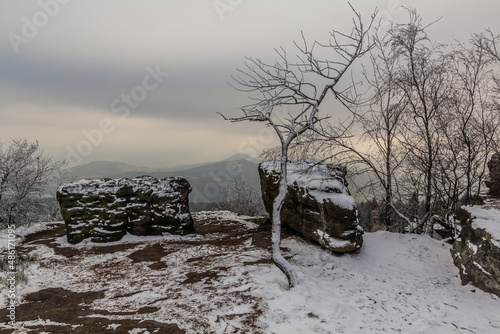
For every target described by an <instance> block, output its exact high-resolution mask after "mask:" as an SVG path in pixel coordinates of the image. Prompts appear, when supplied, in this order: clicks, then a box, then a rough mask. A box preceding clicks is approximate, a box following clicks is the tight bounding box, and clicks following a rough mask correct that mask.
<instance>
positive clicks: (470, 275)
mask: <svg viewBox="0 0 500 334" xmlns="http://www.w3.org/2000/svg"><path fill="white" fill-rule="evenodd" d="M463 208H464V209H465V210H467V211H468V212H469V213H470V219H468V220H467V221H466V222H464V223H463V226H462V232H461V234H460V239H459V240H457V241H456V242H455V244H454V245H453V248H452V255H453V259H454V262H455V265H456V266H457V267H458V268H459V269H460V276H461V278H462V282H463V283H464V284H467V283H469V282H472V284H474V285H476V286H477V287H479V288H481V289H483V290H484V291H487V292H492V293H495V294H496V295H498V296H500V210H499V209H498V207H497V206H496V205H491V201H489V200H488V201H487V203H486V205H482V206H465V207H463Z"/></svg>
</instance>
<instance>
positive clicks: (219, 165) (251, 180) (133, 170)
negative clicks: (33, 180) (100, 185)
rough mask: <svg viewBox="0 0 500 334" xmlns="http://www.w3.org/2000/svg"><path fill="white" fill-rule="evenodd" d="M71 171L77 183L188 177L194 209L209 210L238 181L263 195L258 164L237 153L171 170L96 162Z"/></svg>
mask: <svg viewBox="0 0 500 334" xmlns="http://www.w3.org/2000/svg"><path fill="white" fill-rule="evenodd" d="M70 172H71V173H72V174H73V175H74V176H75V177H76V179H77V180H80V179H85V178H123V177H128V178H133V177H137V176H142V175H150V176H154V177H156V178H165V177H171V176H182V177H185V178H186V179H187V180H188V181H189V183H190V184H191V187H192V188H193V191H192V192H191V194H190V196H189V199H190V202H191V206H192V210H193V211H196V210H197V209H198V210H199V209H209V208H212V207H214V206H215V205H214V203H217V202H220V201H221V200H222V198H223V193H224V191H225V189H227V187H228V185H230V184H231V183H232V182H234V180H235V179H241V178H242V179H244V180H245V181H246V182H247V184H248V186H249V187H250V188H251V189H252V190H254V191H255V192H256V193H257V194H260V179H259V172H258V161H257V160H255V159H252V158H251V157H250V156H248V155H245V154H236V155H233V156H231V157H229V158H227V159H225V160H222V161H218V162H209V163H205V164H198V165H188V166H176V167H175V170H174V169H169V168H148V167H136V166H130V165H127V164H125V163H122V162H112V161H94V162H91V163H87V164H84V165H80V166H76V167H72V168H71V169H70Z"/></svg>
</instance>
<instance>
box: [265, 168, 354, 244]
mask: <svg viewBox="0 0 500 334" xmlns="http://www.w3.org/2000/svg"><path fill="white" fill-rule="evenodd" d="M287 172H288V173H287V175H288V178H287V184H288V193H287V196H286V199H285V202H284V204H283V207H282V210H281V220H282V222H283V223H284V224H287V225H288V226H289V227H291V228H292V229H294V230H296V231H297V232H299V233H301V234H302V235H304V236H305V237H307V238H309V239H311V240H314V241H316V242H317V243H319V244H320V245H322V246H323V247H326V248H328V249H330V250H333V251H336V252H353V251H357V250H359V249H360V248H361V245H362V243H363V238H362V234H363V230H362V229H361V227H360V226H359V225H358V219H357V210H356V203H355V200H354V198H353V197H352V196H351V195H350V193H349V190H348V189H347V182H346V180H345V175H346V172H347V171H346V168H345V166H343V165H332V164H326V165H325V164H317V163H312V162H300V163H288V170H287ZM280 173H281V171H280V165H279V163H277V162H275V161H267V162H263V163H261V164H260V166H259V174H260V179H261V189H262V198H263V200H264V204H265V206H266V210H267V212H268V213H270V214H271V212H272V205H273V201H274V199H275V198H276V196H277V194H278V183H279V179H280Z"/></svg>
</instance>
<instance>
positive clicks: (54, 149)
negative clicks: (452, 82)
mask: <svg viewBox="0 0 500 334" xmlns="http://www.w3.org/2000/svg"><path fill="white" fill-rule="evenodd" d="M351 4H352V5H353V7H354V8H355V9H356V10H358V11H360V12H361V13H362V15H363V16H364V17H365V18H366V19H368V18H369V16H370V15H371V13H372V12H373V10H374V9H375V8H376V7H378V9H379V13H380V14H381V15H382V16H384V17H388V18H390V19H392V20H395V21H398V22H404V21H405V20H406V18H407V16H406V14H405V12H404V11H403V10H402V8H401V6H402V5H403V6H408V7H415V8H416V9H417V10H418V11H419V13H420V14H421V16H422V17H423V19H424V21H425V22H429V23H430V22H433V21H435V20H438V19H440V18H441V19H440V20H439V21H438V22H437V23H436V24H435V25H434V26H432V27H431V28H430V30H429V33H430V37H431V38H433V39H436V40H438V41H440V42H443V43H451V42H453V40H454V39H457V40H460V41H465V40H467V38H469V37H470V34H471V33H475V32H476V33H480V32H483V31H484V30H485V29H486V28H491V29H492V30H493V31H494V32H496V33H500V22H499V21H498V17H497V16H498V13H499V12H500V3H498V2H493V1H488V0H481V1H476V2H474V3H472V2H469V1H452V0H446V1H440V2H439V3H436V2H434V1H430V0H425V1H418V2H417V1H412V0H401V1H398V0H376V1H366V0H364V1H363V0H353V1H351ZM351 17H352V11H351V9H350V8H349V6H348V4H347V2H335V1H331V0H330V1H326V0H319V1H316V2H314V3H311V2H305V1H284V0H280V1H243V0H241V1H226V0H214V1H203V2H200V1H173V2H158V1H151V0H148V1H140V2H139V1H129V2H126V3H124V2H122V1H118V0H113V1H107V2H104V3H103V2H97V1H95V0H93V1H77V0H73V1H69V0H40V1H29V2H27V1H23V2H3V3H1V4H0V22H1V23H0V25H1V27H2V35H3V38H2V39H1V41H0V51H1V53H2V58H1V59H0V68H1V72H0V73H1V75H0V89H1V90H0V91H1V92H2V93H1V94H2V99H1V101H2V102H1V104H0V141H1V142H2V143H6V142H8V141H9V139H10V138H12V137H16V138H27V139H28V140H30V141H35V140H38V142H39V143H40V146H41V148H43V149H44V150H45V152H46V153H48V154H50V155H52V156H53V157H54V158H55V159H57V160H62V159H65V158H68V159H69V160H70V163H71V164H72V165H78V164H83V163H88V162H91V161H100V160H105V161H120V162H124V163H127V164H129V165H133V166H141V167H142V166H144V167H168V166H172V165H186V164H196V163H202V162H208V161H219V160H222V159H225V158H227V157H229V156H231V155H233V154H236V153H245V154H249V155H250V156H252V157H254V158H256V157H258V154H259V153H260V150H261V149H262V148H264V147H271V146H273V145H275V144H276V140H275V139H273V137H272V136H271V135H270V132H269V131H268V129H267V130H266V128H265V127H264V124H250V123H246V122H245V123H237V124H230V123H228V122H225V121H224V120H223V119H222V118H221V117H220V115H218V114H217V113H216V112H222V113H224V114H227V115H237V108H238V107H240V106H242V105H244V104H245V103H246V101H247V97H246V96H245V94H243V93H241V92H237V91H235V90H234V89H233V88H231V87H230V86H229V85H228V84H227V82H228V81H230V80H231V74H234V73H235V72H236V69H237V68H239V67H241V66H242V65H243V62H244V57H245V56H251V57H255V58H263V59H273V58H274V56H273V48H274V47H278V46H280V45H283V46H284V47H285V48H287V49H288V50H293V49H292V48H291V45H292V41H293V40H297V39H299V38H300V32H301V31H303V32H304V34H305V36H306V37H307V38H308V39H310V40H314V39H318V40H324V39H325V38H328V34H329V31H330V30H332V29H337V30H340V31H346V32H349V31H350V29H351ZM270 57H272V58H270ZM330 109H331V110H330V111H328V113H332V114H333V115H334V116H335V117H334V118H333V119H337V118H341V117H342V116H341V115H342V113H343V112H342V110H340V109H337V108H336V107H335V106H333V107H332V108H330ZM337 116H338V117H337ZM336 117H337V118H336Z"/></svg>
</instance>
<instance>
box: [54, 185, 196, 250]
mask: <svg viewBox="0 0 500 334" xmlns="http://www.w3.org/2000/svg"><path fill="white" fill-rule="evenodd" d="M190 192H191V186H190V185H189V182H188V181H187V180H186V179H185V178H182V177H171V178H165V179H162V180H158V179H156V178H154V177H151V176H142V177H138V178H134V179H126V178H125V179H97V180H80V181H78V182H74V183H70V184H66V185H63V186H61V187H60V188H59V190H58V192H57V200H58V201H59V204H60V206H61V213H62V216H63V218H64V221H65V222H66V228H67V237H68V241H69V242H70V243H79V242H81V241H82V240H84V239H87V238H90V240H91V241H93V242H110V241H116V240H120V239H121V238H122V237H123V236H124V235H125V234H126V233H127V232H129V233H132V234H135V235H157V234H162V233H163V232H169V233H174V234H188V233H194V229H193V220H192V218H191V215H190V213H189V205H188V195H189V193H190Z"/></svg>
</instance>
